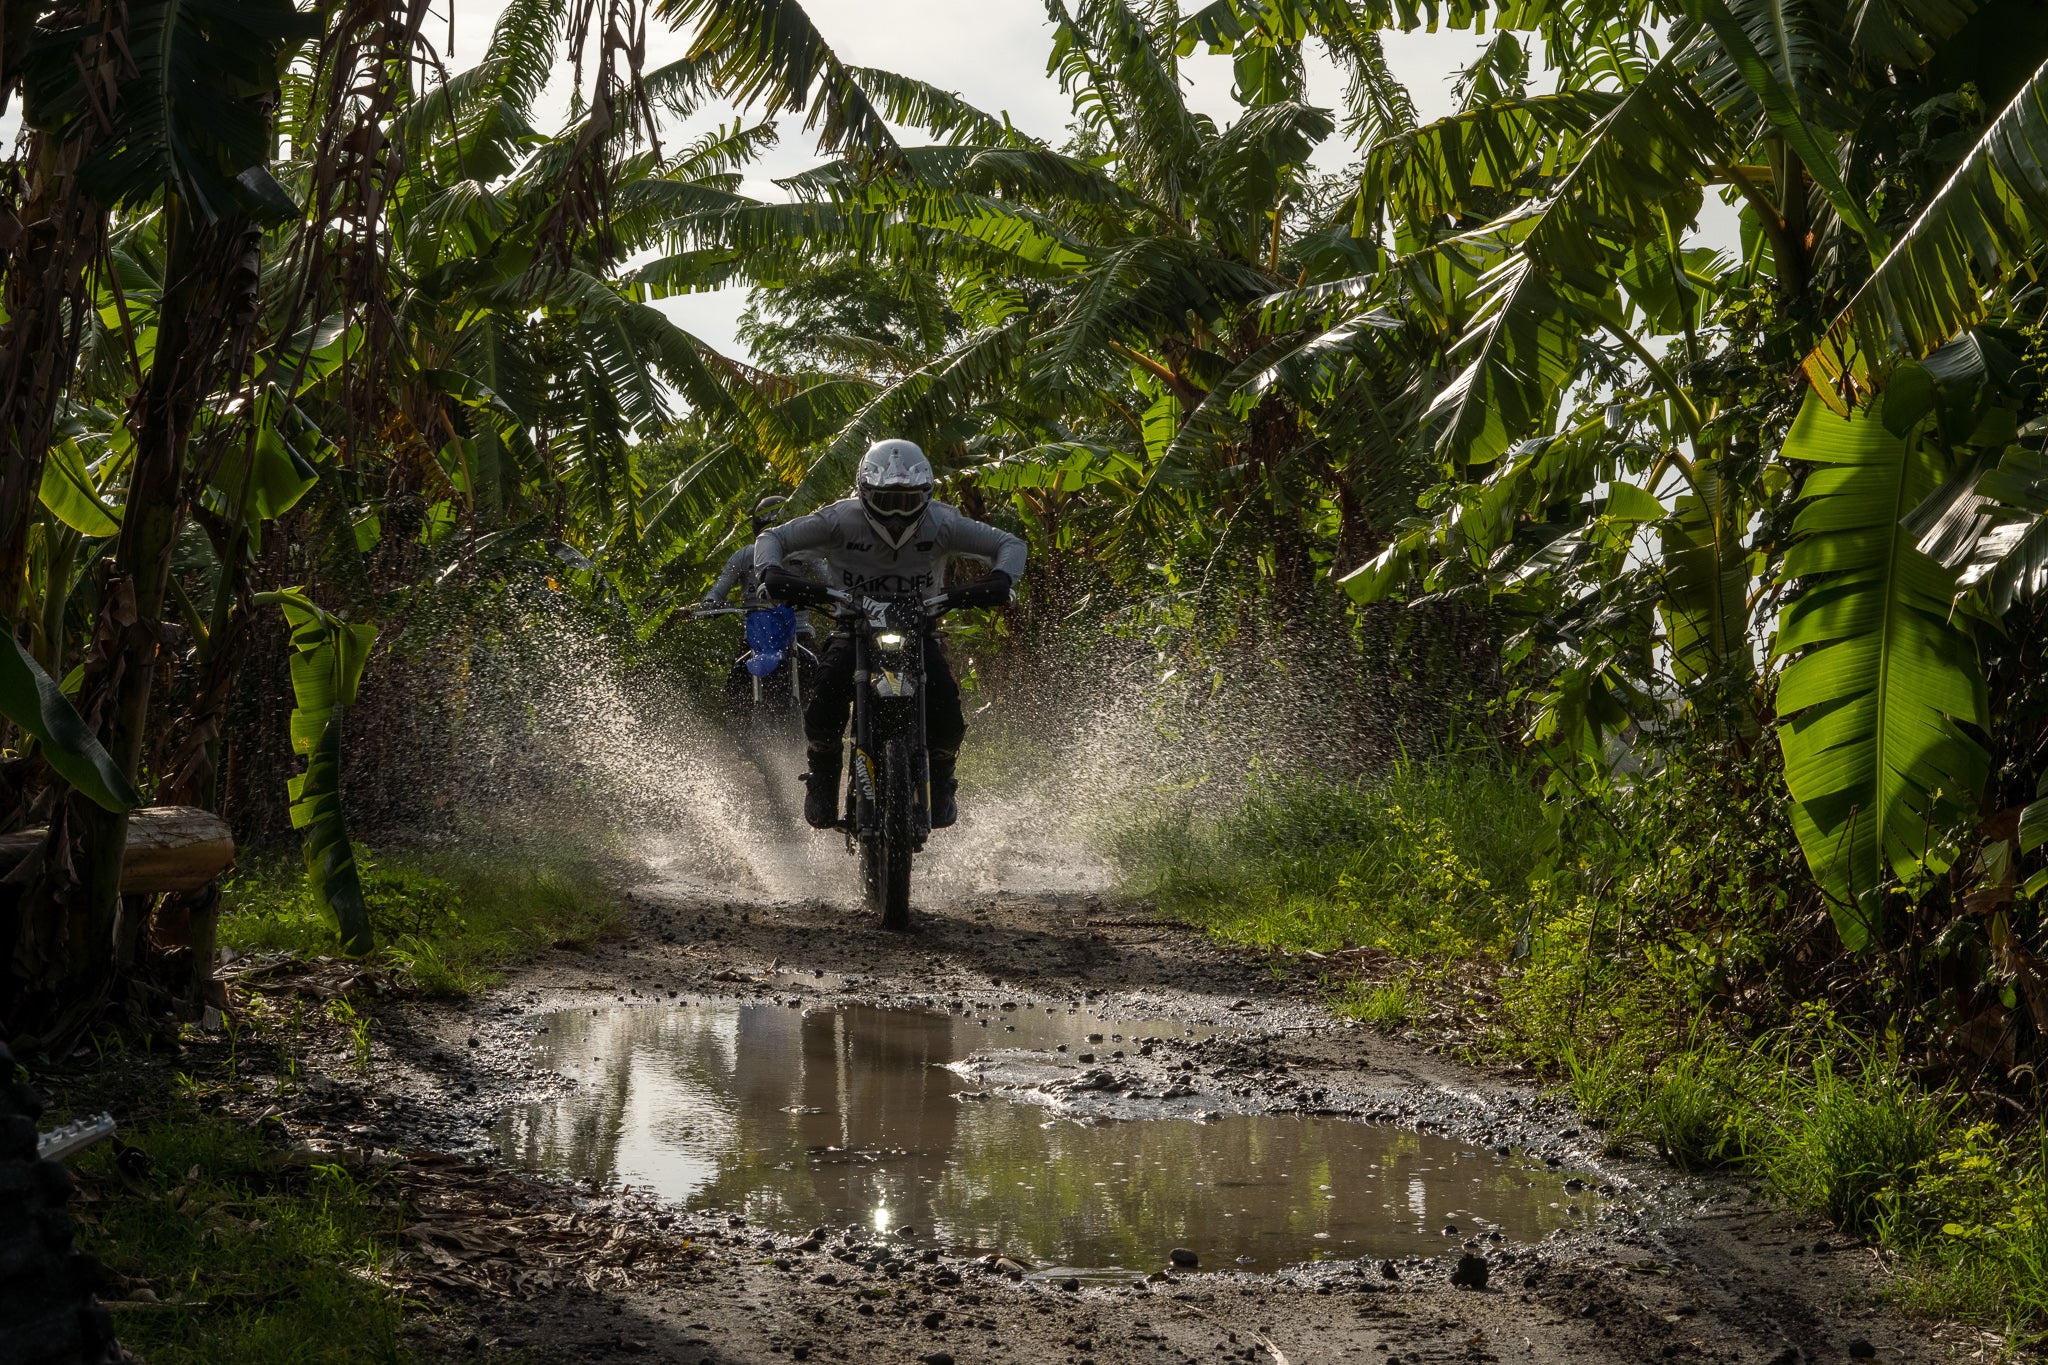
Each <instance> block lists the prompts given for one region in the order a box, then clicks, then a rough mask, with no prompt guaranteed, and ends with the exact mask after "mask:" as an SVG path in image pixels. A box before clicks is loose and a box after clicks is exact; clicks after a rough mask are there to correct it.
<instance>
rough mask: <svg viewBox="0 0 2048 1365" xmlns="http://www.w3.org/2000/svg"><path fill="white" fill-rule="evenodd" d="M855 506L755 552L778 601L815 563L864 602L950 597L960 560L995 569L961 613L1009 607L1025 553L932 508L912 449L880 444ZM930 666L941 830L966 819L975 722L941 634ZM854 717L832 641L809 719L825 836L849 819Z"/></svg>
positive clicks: (825, 512)
mask: <svg viewBox="0 0 2048 1365" xmlns="http://www.w3.org/2000/svg"><path fill="white" fill-rule="evenodd" d="M853 483H854V496H852V497H850V498H842V499H841V500H839V501H838V502H835V503H833V504H831V505H830V506H828V507H822V508H820V509H818V510H817V511H815V512H813V513H811V514H810V515H809V516H806V517H798V518H797V519H796V520H794V521H790V522H785V523H784V524H782V525H780V526H771V527H769V528H768V529H767V530H765V531H763V532H762V533H761V538H760V539H759V540H757V541H755V542H754V564H755V567H756V569H757V570H758V572H759V573H760V575H761V586H762V588H763V590H764V591H766V592H768V593H770V594H773V593H775V592H776V588H777V584H778V582H779V581H788V580H789V579H792V578H793V577H794V575H791V574H790V573H789V571H788V569H787V568H785V567H784V566H785V564H786V563H787V561H788V558H789V557H790V556H793V555H797V554H801V553H805V552H810V553H814V554H818V555H821V556H822V557H823V558H824V561H825V571H826V581H827V582H829V583H830V584H831V585H832V586H834V587H837V588H843V589H845V590H846V591H848V592H852V593H857V594H860V595H861V596H865V597H904V596H915V597H931V596H935V595H936V594H937V593H938V592H940V591H941V590H942V589H943V588H944V587H945V581H946V566H947V564H948V563H950V562H951V561H952V560H954V559H956V558H962V557H966V558H973V559H981V560H986V561H988V562H989V563H991V564H992V565H993V566H994V567H993V568H992V569H991V570H990V572H989V574H988V575H987V577H985V578H982V579H979V580H977V581H976V582H974V583H973V584H971V585H969V586H968V587H967V588H966V589H955V590H954V593H953V598H954V601H955V603H956V604H957V605H960V606H982V605H987V606H1000V605H1001V604H1003V603H1005V602H1008V601H1009V600H1010V589H1011V588H1012V587H1013V586H1014V585H1015V583H1016V581H1017V579H1018V577H1019V576H1021V575H1022V574H1023V572H1024V542H1023V541H1021V540H1019V539H1018V538H1017V537H1016V536H1013V535H1011V534H1010V533H1009V532H1008V531H1003V530H998V529H997V528H996V527H993V526H990V525H988V524H987V523H986V522H980V521H975V520H974V519H972V518H971V517H968V516H967V515H966V514H965V513H963V512H961V511H960V510H959V509H958V508H956V507H949V506H947V505H946V504H945V503H939V502H933V501H932V484H933V480H932V466H931V462H930V461H929V460H927V459H925V457H924V452H923V451H922V450H919V449H918V448H917V446H916V445H915V444H914V443H912V442H910V441H903V440H885V441H877V442H875V444H874V445H872V446H870V447H869V448H868V452H867V454H865V455H863V456H862V457H861V461H860V469H859V471H858V472H857V473H856V474H855V475H854V481H853ZM928 630H929V633H928V634H927V635H926V637H925V642H924V658H925V740H926V744H927V754H928V757H929V759H930V763H931V779H932V808H931V817H932V828H934V829H943V828H945V827H946V826H948V825H950V824H952V823H953V822H954V820H955V819H956V818H957V817H958V802H957V801H956V799H955V787H956V783H955V781H954V777H953V765H954V763H955V762H956V761H957V759H958V758H959V755H960V740H961V737H962V736H963V735H964V734H965V733H966V730H967V723H966V720H965V719H964V718H963V717H962V716H961V714H960V687H959V684H958V683H957V682H956V681H955V680H954V678H953V670H952V668H951V667H950V665H949V664H948V663H947V661H946V656H945V653H944V652H943V651H942V649H941V648H940V645H939V640H938V636H937V627H936V623H935V622H934V623H932V624H931V625H930V626H929V627H928ZM852 710H853V641H852V639H851V638H850V636H848V635H847V634H846V633H845V632H840V633H837V634H834V635H833V636H832V641H831V643H830V645H828V646H827V647H826V650H825V653H824V656H823V657H822V658H821V659H820V660H819V661H818V669H817V690H816V691H815V692H814V693H813V694H812V697H811V704H810V706H809V708H808V709H807V710H806V711H805V712H804V738H805V740H806V743H807V746H808V749H809V759H810V771H809V772H807V773H805V774H804V783H805V785H806V786H807V787H808V788H809V790H808V791H807V792H806V793H805V796H804V819H805V820H806V821H808V822H809V823H810V825H811V826H812V827H813V828H815V829H831V828H833V827H835V826H836V825H837V824H838V820H839V770H840V764H841V762H842V755H843V749H844V737H845V734H846V722H847V718H848V717H849V716H850V715H851V713H852Z"/></svg>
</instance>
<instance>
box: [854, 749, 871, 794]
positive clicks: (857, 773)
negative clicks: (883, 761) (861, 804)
mask: <svg viewBox="0 0 2048 1365" xmlns="http://www.w3.org/2000/svg"><path fill="white" fill-rule="evenodd" d="M853 780H854V781H855V783H857V784H858V785H859V787H860V794H861V798H862V799H863V800H867V801H872V800H874V799H875V765H874V764H873V763H871V762H870V761H869V760H868V756H867V753H866V752H865V751H864V750H860V749H855V750H854V751H853Z"/></svg>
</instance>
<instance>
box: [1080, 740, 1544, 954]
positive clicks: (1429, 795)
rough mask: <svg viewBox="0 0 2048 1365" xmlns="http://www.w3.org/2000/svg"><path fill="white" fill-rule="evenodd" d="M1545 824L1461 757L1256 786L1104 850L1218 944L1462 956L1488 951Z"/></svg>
mask: <svg viewBox="0 0 2048 1365" xmlns="http://www.w3.org/2000/svg"><path fill="white" fill-rule="evenodd" d="M1543 819H1544V817H1543V807H1542V801H1541V799H1540V796H1539V794H1538V793H1537V792H1536V791H1535V790H1534V789H1533V788H1532V787H1530V786H1529V784H1528V783H1527V782H1525V781H1523V780H1522V779H1521V778H1519V777H1518V776H1516V775H1514V774H1513V773H1511V772H1509V771H1508V770H1506V769H1505V768H1504V767H1502V766H1501V765H1500V764H1498V763H1495V762H1491V761H1489V760H1488V759H1487V758H1485V757H1481V756H1473V755H1466V756H1454V757H1450V758H1445V759H1438V760H1433V761H1428V762H1420V761H1404V762H1402V763H1399V764H1397V765H1395V766H1394V767H1393V768H1392V769H1391V770H1390V771H1389V772H1387V773H1386V774H1385V775H1384V776H1382V777H1379V778H1377V779H1373V780H1369V781H1361V782H1351V783H1327V782H1319V781H1315V780H1313V779H1275V780H1269V781H1265V782H1262V783H1260V784H1258V785H1256V786H1254V788H1253V789H1252V791H1251V792H1250V794H1249V795H1247V796H1246V798H1245V799H1244V801H1243V802H1242V803H1241V804H1240V805H1239V806H1237V807H1236V808H1235V809H1233V810H1231V811H1228V812H1226V813H1224V814H1222V815H1219V816H1210V817H1206V818H1204V817H1197V816H1194V815H1190V814H1187V813H1185V812H1171V813H1167V814H1163V815H1160V816H1157V817H1155V818H1154V819H1152V820H1149V821H1146V822H1143V823H1140V824H1136V825H1133V826H1130V827H1127V828H1125V829H1123V830H1120V831H1118V832H1116V833H1115V834H1113V835H1112V836H1111V838H1110V840H1109V842H1110V851H1111V854H1112V856H1113V857H1114V858H1115V859H1116V860H1117V861H1118V863H1119V866H1120V869H1121V871H1122V873H1123V876H1124V880H1125V885H1126V887H1127V889H1128V890H1130V891H1131V892H1132V893H1133V894H1140V895H1147V896H1151V897H1153V898H1154V899H1156V900H1157V901H1158V902H1159V903H1160V905H1161V906H1162V907H1165V908H1167V909H1169V910H1170V911H1171V912H1172V913H1173V914H1174V915H1175V916H1176V917H1179V918H1182V919H1185V920H1188V921H1190V922H1193V923H1199V924H1202V925H1204V926H1205V927H1207V928H1209V929H1210V930H1212V931H1213V932H1215V933H1216V934H1217V935H1218V936H1220V937H1222V938H1225V939H1228V940H1230V941H1231V942H1235V943H1242V944H1245V945H1248V946H1252V947H1257V948H1264V949H1289V950H1299V949H1303V948H1311V949H1315V950H1318V951H1324V952H1327V951H1330V950H1332V949H1338V948H1347V947H1369V948H1382V949H1387V950H1390V951H1393V952H1398V953H1401V954H1404V955H1408V956H1418V957H1421V956H1430V955H1435V954H1453V955H1467V954H1471V953H1474V952H1479V951H1484V950H1487V949H1490V948H1494V947H1496V946H1498V945H1499V944H1500V942H1501V940H1502V937H1503V934H1504V933H1505V932H1506V930H1507V928H1508V925H1509V924H1510V923H1511V921H1512V917H1513V915H1514V913H1515V911H1516V907H1517V906H1518V904H1519V902H1520V900H1521V898H1522V895H1523V888H1524V887H1525V885H1526V883H1527V881H1528V878H1529V876H1530V873H1531V872H1532V871H1533V870H1534V866H1535V852H1534V851H1535V850H1536V849H1537V848H1538V847H1540V845H1541V842H1542V839H1543V836H1544V823H1543Z"/></svg>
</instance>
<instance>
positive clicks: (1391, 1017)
mask: <svg viewBox="0 0 2048 1365" xmlns="http://www.w3.org/2000/svg"><path fill="white" fill-rule="evenodd" d="M1330 1007H1331V1008H1332V1009H1334V1010H1336V1011H1337V1013H1339V1014H1341V1015H1343V1016H1345V1017H1346V1018H1348V1019H1356V1020H1358V1021H1359V1022H1360V1023H1362V1024H1373V1025H1376V1026H1378V1027H1380V1028H1398V1027H1399V1026H1400V1025H1402V1024H1405V1023H1407V1022H1408V1021H1409V1020H1410V1019H1412V1018H1414V1017H1415V1016H1416V1014H1417V1013H1418V1012H1420V1010H1421V1008H1422V1001H1421V999H1420V998H1419V993H1418V992H1417V991H1416V989H1415V987H1414V985H1413V984H1412V983H1410V982H1409V981H1408V980H1407V978H1405V977H1404V978H1402V979H1401V980H1398V981H1383V982H1378V983H1372V982H1365V981H1347V982H1345V983H1344V984H1343V985H1342V986H1340V987H1339V988H1338V989H1337V991H1336V992H1335V993H1334V994H1333V995H1332V996H1331V997H1330Z"/></svg>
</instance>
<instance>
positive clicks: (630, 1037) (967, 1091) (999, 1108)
mask: <svg viewBox="0 0 2048 1365" xmlns="http://www.w3.org/2000/svg"><path fill="white" fill-rule="evenodd" d="M543 1026H544V1028H545V1032H542V1033H540V1034H538V1035H536V1037H535V1040H534V1042H535V1048H536V1057H535V1060H536V1062H537V1063H538V1064H539V1065H541V1066H543V1067H545V1068H547V1069H549V1070H553V1071H557V1072H559V1073H561V1074H562V1075H564V1076H567V1077H569V1078H571V1079H572V1080H574V1081H575V1082H576V1084H575V1086H574V1087H573V1088H572V1089H571V1090H570V1091H568V1092H567V1093H566V1094H565V1095H564V1096H562V1097H561V1098H559V1099H555V1100H549V1101H545V1102H539V1103H534V1104H531V1105H528V1106H525V1107H523V1108H521V1109H518V1110H515V1111H514V1112H512V1113H510V1114H508V1115H506V1116H505V1117H504V1118H503V1119H501V1120H500V1122H499V1124H498V1127H497V1132H496V1139H497V1145H498V1148H499V1150H500V1151H501V1152H502V1153H503V1154H504V1155H505V1157H506V1158H507V1159H508V1160H509V1161H511V1162H513V1163H515V1164H518V1165H521V1166H524V1167H526V1168H528V1169H533V1170H539V1171H544V1172H547V1173H549V1174H553V1175H558V1176H572V1177H576V1178H579V1179H595V1180H598V1181H601V1182H614V1183H618V1184H622V1185H631V1186H634V1187H636V1188H644V1189H648V1190H651V1191H653V1192H655V1193H657V1194H659V1195H660V1196H661V1197H663V1198H665V1199H669V1200H673V1201H676V1202H679V1203H685V1204H687V1205H688V1206H690V1207H692V1208H700V1209H711V1208H715V1209H718V1210H722V1211H725V1212H727V1213H737V1214H742V1215H744V1216H745V1217H746V1218H747V1219H748V1220H749V1221H750V1223H752V1224H753V1225H754V1226H757V1227H765V1228H769V1229H774V1230H776V1231H778V1232H783V1233H796V1234H799V1235H800V1234H801V1233H803V1232H805V1231H807V1230H809V1229H811V1228H812V1227H815V1226H820V1225H823V1226H828V1227H831V1228H834V1229H841V1228H847V1227H851V1226H855V1225H857V1226H859V1227H860V1228H861V1229H863V1230H866V1231H868V1232H883V1233H888V1232H893V1231H894V1230H895V1229H898V1228H902V1227H909V1228H912V1229H914V1234H913V1236H914V1240H915V1241H916V1242H918V1243H919V1244H922V1245H937V1246H940V1247H943V1248H945V1249H947V1250H949V1251H955V1252H973V1251H1001V1252H1005V1253H1008V1254H1010V1255H1014V1256H1019V1257H1022V1258H1023V1259H1025V1260H1027V1261H1029V1262H1031V1263H1032V1264H1034V1265H1036V1266H1038V1267H1040V1268H1041V1269H1043V1270H1047V1271H1050V1270H1051V1269H1053V1268H1055V1267H1057V1268H1059V1270H1060V1271H1061V1273H1064V1272H1065V1271H1066V1270H1067V1269H1073V1270H1085V1271H1103V1272H1108V1271H1115V1270H1151V1269H1154V1268H1157V1267H1158V1266H1160V1265H1161V1264H1162V1263H1163V1262H1164V1260H1165V1253H1166V1251H1167V1250H1168V1249H1169V1248H1171V1247H1175V1246H1186V1247H1191V1248H1194V1249H1195V1250H1197V1251H1198V1252H1199V1254H1200V1256H1201V1258H1202V1266H1203V1268H1205V1269H1231V1268H1244V1269H1254V1270H1272V1269H1275V1268H1277V1267H1279V1266H1282V1265H1287V1264H1291V1263H1295V1262H1299V1261H1307V1260H1315V1259H1320V1258H1327V1257H1345V1258H1351V1257H1359V1256H1370V1257H1375V1258H1378V1257H1402V1256H1410V1255H1419V1256H1436V1255H1441V1254H1444V1253H1445V1252H1447V1251H1450V1252H1455V1251H1456V1250H1457V1249H1458V1246H1459V1243H1460V1241H1462V1240H1463V1239H1465V1238H1469V1237H1474V1236H1480V1237H1484V1236H1486V1235H1487V1234H1489V1233H1491V1232H1501V1233H1504V1234H1505V1235H1506V1236H1507V1237H1509V1238H1512V1239H1513V1240H1516V1241H1524V1242H1526V1241H1534V1240H1536V1239H1538V1238H1540V1237H1543V1236H1546V1235H1548V1234H1549V1233H1550V1232H1551V1231H1552V1230H1554V1229H1556V1228H1560V1227H1566V1226H1574V1225H1583V1224H1584V1223H1585V1222H1586V1221H1588V1220H1589V1219H1591V1218H1592V1216H1593V1214H1594V1208H1593V1195H1592V1193H1591V1191H1583V1190H1581V1191H1574V1190H1568V1189H1567V1188H1566V1183H1565V1182H1566V1180H1567V1179H1568V1177H1569V1173H1567V1172H1560V1171H1551V1170H1547V1169H1545V1168H1544V1166H1543V1165H1542V1164H1541V1163H1540V1162H1535V1161H1530V1160H1524V1159H1522V1158H1520V1157H1519V1156H1502V1155H1499V1154H1496V1153H1494V1152H1489V1151H1485V1150H1482V1149H1477V1148H1473V1147H1469V1146H1466V1145H1464V1144H1461V1143H1458V1142H1455V1141H1451V1140H1449V1139H1445V1138H1441V1137H1434V1136H1431V1135H1428V1134H1418V1133H1413V1132H1408V1131H1405V1130H1401V1129H1397V1128H1392V1127H1385V1126H1380V1125H1375V1124H1368V1123H1361V1122H1357V1121H1354V1120H1349V1119H1343V1118H1335V1117H1308V1116H1301V1115H1293V1114H1228V1113H1221V1112H1219V1111H1218V1110H1217V1109H1216V1108H1213V1107H1208V1106H1215V1105H1216V1104H1217V1101H1215V1100H1214V1099H1213V1098H1209V1099H1206V1100H1205V1098H1204V1097H1203V1095H1202V1094H1201V1093H1200V1088H1201V1085H1202V1083H1203V1082H1202V1077H1200V1076H1199V1075H1196V1074H1186V1075H1182V1074H1177V1073H1173V1072H1169V1071H1167V1069H1166V1068H1165V1067H1163V1066H1159V1065H1157V1064H1156V1063H1153V1064H1149V1068H1148V1069H1149V1078H1142V1077H1141V1078H1140V1079H1139V1080H1136V1081H1133V1082H1131V1083H1129V1084H1126V1085H1123V1086H1121V1087H1120V1091H1119V1092H1118V1093H1115V1094H1113V1095H1108V1094H1103V1092H1101V1091H1100V1090H1098V1089H1097V1088H1096V1087H1094V1086H1091V1085H1090V1084H1089V1078H1090V1077H1091V1075H1093V1076H1096V1077H1100V1076H1102V1075H1104V1074H1106V1073H1105V1070H1104V1068H1115V1067H1117V1066H1120V1065H1128V1066H1129V1067H1131V1068H1132V1069H1133V1072H1134V1074H1135V1072H1136V1071H1137V1070H1138V1069H1139V1063H1138V1062H1137V1057H1138V1054H1139V1051H1140V1049H1141V1048H1142V1047H1143V1046H1144V1042H1145V1040H1147V1039H1167V1038H1173V1039H1182V1040H1185V1039H1186V1038H1187V1036H1188V1034H1189V1032H1190V1030H1188V1029H1186V1028H1185V1026H1183V1025H1180V1024H1176V1023H1170V1022H1166V1021H1149V1022H1148V1021H1130V1020H1123V1021H1118V1020H1112V1019H1107V1018H1103V1017H1100V1016H1096V1015H1092V1014H1090V1013H1089V1012H1087V1011H1085V1010H1083V1011H1080V1012H1077V1013H1073V1014H1069V1013H1066V1012H1065V1011H1064V1010H1062V1011H1060V1012H1058V1013H1053V1014H1047V1013H1045V1012H1043V1010H1042V1008H1041V1009H1040V1010H1038V1011H1032V1010H1029V1009H1022V1008H1020V1009H1018V1010H1015V1011H1010V1012H1002V1011H995V1010H989V1011H986V1012H984V1013H982V1014H979V1015H977V1014H975V1013H973V1012H969V1013H966V1014H964V1015H962V1014H948V1013H944V1012H940V1011H919V1010H883V1009H871V1008H860V1007H850V1008H843V1009H815V1010H800V1009H795V1008H789V1007H785V1006H778V1005H760V1006H743V1007H715V1006H681V1007H659V1006H625V1007H617V1008H604V1009H597V1010H590V1009H585V1010H578V1011H569V1012H564V1013H560V1014H556V1015H552V1016H549V1017H548V1018H547V1019H546V1020H545V1021H544V1025H543ZM1061 1045H1064V1046H1065V1051H1064V1052H1062V1051H1059V1050H1058V1049H1059V1048H1060V1047H1061ZM1120 1054H1127V1061H1126V1062H1119V1061H1118V1057H1119V1055H1120ZM1177 1054H1178V1050H1177V1049H1165V1050H1162V1051H1161V1052H1160V1059H1161V1060H1163V1059H1165V1058H1167V1057H1169V1056H1173V1055H1177ZM1084 1056H1085V1057H1086V1058H1087V1061H1086V1062H1084V1061H1082V1060H1081V1059H1082V1058H1083V1057H1084ZM1091 1068H1092V1070H1091ZM1077 1082H1078V1084H1077ZM1148 1087H1149V1089H1148ZM1133 1092H1135V1093H1133ZM1188 1092H1192V1093H1188ZM1097 1098H1104V1099H1114V1100H1115V1101H1116V1103H1114V1104H1108V1105H1104V1104H1093V1103H1091V1101H1094V1100H1096V1099H1097ZM1119 1115H1121V1116H1119ZM1573 1183H1574V1185H1576V1184H1577V1183H1578V1182H1576V1181H1575V1182H1573ZM1448 1225H1454V1226H1456V1227H1457V1229H1458V1234H1457V1236H1455V1237H1451V1236H1446V1235H1445V1228H1446V1226H1448Z"/></svg>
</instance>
